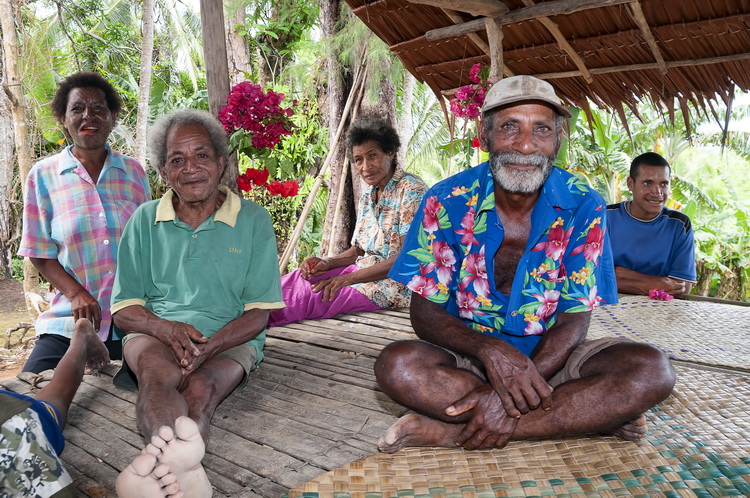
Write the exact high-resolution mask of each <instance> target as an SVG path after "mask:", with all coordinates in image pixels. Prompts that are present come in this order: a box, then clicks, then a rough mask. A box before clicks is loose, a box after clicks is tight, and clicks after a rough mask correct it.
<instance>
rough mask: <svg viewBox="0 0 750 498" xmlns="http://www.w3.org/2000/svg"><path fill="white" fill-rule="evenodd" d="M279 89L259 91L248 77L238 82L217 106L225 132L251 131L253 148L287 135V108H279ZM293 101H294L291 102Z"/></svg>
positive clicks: (267, 146)
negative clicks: (221, 103) (225, 101)
mask: <svg viewBox="0 0 750 498" xmlns="http://www.w3.org/2000/svg"><path fill="white" fill-rule="evenodd" d="M283 100H284V94H283V93H277V92H274V91H273V90H270V89H269V90H267V91H265V92H264V91H263V90H262V89H261V87H260V86H259V85H254V84H252V83H250V82H249V81H243V82H242V83H238V84H237V85H235V86H234V87H233V88H232V91H231V92H230V93H229V96H228V97H227V104H226V105H225V106H224V107H222V108H221V109H220V110H219V119H220V120H221V122H222V124H223V125H224V130H225V131H226V132H227V133H228V134H229V133H233V132H234V131H236V130H240V129H242V130H245V131H246V132H248V133H249V134H251V143H252V146H253V147H255V148H256V149H272V148H274V147H275V146H276V145H277V144H278V143H279V141H280V140H281V137H282V136H283V135H291V134H292V132H291V127H292V124H291V121H289V118H290V117H291V116H292V115H293V114H294V111H293V110H292V109H291V108H286V109H285V108H282V107H281V102H282V101H283ZM292 105H294V103H293V104H292Z"/></svg>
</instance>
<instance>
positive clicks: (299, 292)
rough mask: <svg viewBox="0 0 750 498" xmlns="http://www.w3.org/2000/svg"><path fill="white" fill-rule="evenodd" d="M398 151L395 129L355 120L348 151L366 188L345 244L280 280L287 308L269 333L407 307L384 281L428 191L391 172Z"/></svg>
mask: <svg viewBox="0 0 750 498" xmlns="http://www.w3.org/2000/svg"><path fill="white" fill-rule="evenodd" d="M400 145H401V143H400V141H399V138H398V133H396V130H395V129H394V128H393V127H392V126H391V125H389V124H388V123H386V122H385V121H383V120H381V119H376V118H362V119H360V120H358V121H356V122H355V123H353V124H352V125H351V127H350V128H349V132H348V133H347V148H348V149H349V153H350V156H351V159H352V161H353V162H354V166H355V167H356V169H357V171H358V172H359V174H360V175H361V177H362V180H364V182H365V183H366V184H367V185H368V188H367V189H365V191H364V193H363V194H362V197H361V198H360V201H359V206H358V209H357V225H356V227H355V228H354V237H353V238H352V245H351V247H349V249H347V250H346V251H344V252H342V253H341V254H338V255H336V256H333V257H331V258H319V257H317V256H311V257H309V258H307V259H306V260H305V261H303V262H302V265H301V267H300V269H298V270H295V271H293V272H291V273H289V274H287V275H284V276H283V277H282V278H281V284H282V292H283V296H284V302H285V303H286V309H281V310H277V311H273V312H272V313H271V315H270V318H269V320H268V326H269V327H273V326H279V325H284V324H286V323H291V322H296V321H299V320H306V319H315V320H319V319H323V318H331V317H333V316H335V315H337V314H339V313H351V312H354V311H374V310H378V309H383V308H401V307H406V306H408V305H409V302H410V300H411V291H409V290H408V289H407V288H406V287H404V286H403V285H401V284H399V283H397V282H395V281H393V280H390V279H389V278H388V276H387V275H388V271H389V270H390V269H391V266H392V265H393V261H394V260H395V259H396V256H397V255H398V252H399V251H400V250H401V246H402V244H403V240H404V237H405V236H406V233H407V232H408V231H409V226H410V225H411V222H412V220H413V219H414V213H415V212H416V211H417V208H418V207H419V203H420V201H421V200H422V196H423V195H424V193H425V192H426V191H427V185H425V183H424V182H423V181H422V180H421V179H420V178H419V177H417V176H414V175H412V174H410V173H407V172H405V171H404V170H403V169H402V168H401V167H400V166H399V165H398V163H397V160H396V152H397V151H398V149H399V147H400Z"/></svg>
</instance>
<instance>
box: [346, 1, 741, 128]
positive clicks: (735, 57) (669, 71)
mask: <svg viewBox="0 0 750 498" xmlns="http://www.w3.org/2000/svg"><path fill="white" fill-rule="evenodd" d="M346 2H347V3H348V4H349V6H350V7H351V8H352V10H353V11H354V13H355V14H356V15H357V16H358V17H359V18H360V19H362V21H363V22H364V23H365V24H366V25H367V26H368V27H369V28H370V29H371V30H372V31H373V32H374V33H375V34H376V35H377V36H378V37H380V38H381V39H382V40H383V41H384V42H385V43H386V44H387V45H388V46H389V47H390V49H391V50H392V51H393V52H394V53H395V54H396V55H397V56H398V57H399V58H400V59H401V61H402V62H403V64H404V66H405V67H406V68H407V70H408V71H409V72H411V73H412V74H413V75H414V76H415V77H416V78H417V79H418V80H419V81H422V82H425V83H427V84H428V85H429V86H430V87H431V88H432V89H433V91H435V92H436V93H438V94H443V95H448V96H449V95H450V94H452V93H453V92H454V91H455V90H456V89H457V88H458V87H459V86H462V85H466V84H469V83H470V80H469V69H470V68H471V66H472V65H473V64H475V63H477V62H480V63H482V64H483V65H488V66H489V65H491V62H493V61H494V63H493V64H492V67H493V69H494V71H499V70H500V67H503V70H502V71H503V74H504V75H505V76H509V75H512V74H531V75H534V76H537V77H539V78H543V79H545V80H547V81H549V82H550V83H551V84H552V85H553V86H554V87H555V89H556V90H557V93H558V95H560V97H561V98H562V99H563V100H564V101H566V102H567V103H569V104H572V105H575V106H577V107H581V108H583V109H584V110H587V109H588V103H587V99H590V100H591V101H592V102H594V103H595V104H597V105H598V106H601V107H604V106H606V107H611V108H613V109H615V110H616V111H617V112H618V113H619V114H620V117H621V118H624V114H623V104H624V105H626V106H629V107H631V108H633V109H635V106H636V104H637V102H638V101H640V100H643V99H650V100H652V101H654V102H655V103H657V104H658V105H660V106H661V107H662V108H663V109H666V110H667V111H668V112H669V113H670V115H672V116H673V115H674V107H675V100H676V102H677V105H678V106H680V107H681V108H682V111H683V114H685V110H686V106H687V103H688V102H693V103H694V104H695V105H697V106H698V108H699V109H702V110H703V111H705V112H707V113H708V115H709V116H711V115H712V114H713V112H712V109H713V107H712V106H713V104H714V103H717V102H721V106H722V107H723V106H724V105H726V104H728V103H729V102H730V100H731V96H733V95H734V91H735V87H738V88H740V89H741V90H744V91H747V90H750V0H640V1H626V0H550V1H545V2H538V3H537V4H536V5H535V4H534V1H533V0H504V1H503V2H500V1H499V0H411V1H410V0H346ZM498 40H499V42H498ZM500 47H501V48H500ZM498 77H499V76H498ZM686 118H687V116H686ZM623 121H624V119H623Z"/></svg>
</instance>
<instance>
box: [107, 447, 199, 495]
mask: <svg viewBox="0 0 750 498" xmlns="http://www.w3.org/2000/svg"><path fill="white" fill-rule="evenodd" d="M115 488H116V489H117V495H118V496H119V498H165V497H170V498H182V497H183V496H184V494H183V492H182V491H180V485H179V484H178V483H177V476H176V475H175V474H174V473H172V472H170V471H169V466H168V465H167V464H164V463H159V462H158V461H157V460H156V457H155V456H154V455H151V454H150V453H142V454H140V455H138V456H137V457H135V459H134V460H133V462H132V463H131V464H130V465H128V466H127V468H126V469H125V470H123V471H122V472H121V473H120V475H119V476H117V481H116V482H115Z"/></svg>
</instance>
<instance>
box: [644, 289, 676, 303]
mask: <svg viewBox="0 0 750 498" xmlns="http://www.w3.org/2000/svg"><path fill="white" fill-rule="evenodd" d="M648 297H649V298H651V299H658V300H660V301H671V300H672V299H674V296H673V295H672V294H670V293H669V292H667V291H665V290H664V289H651V290H650V291H648Z"/></svg>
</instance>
